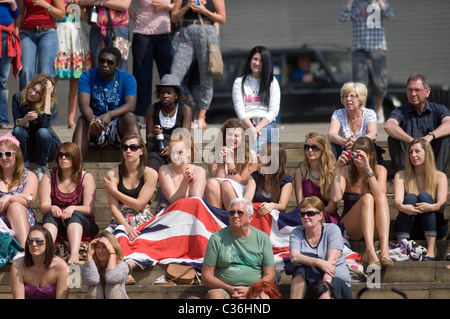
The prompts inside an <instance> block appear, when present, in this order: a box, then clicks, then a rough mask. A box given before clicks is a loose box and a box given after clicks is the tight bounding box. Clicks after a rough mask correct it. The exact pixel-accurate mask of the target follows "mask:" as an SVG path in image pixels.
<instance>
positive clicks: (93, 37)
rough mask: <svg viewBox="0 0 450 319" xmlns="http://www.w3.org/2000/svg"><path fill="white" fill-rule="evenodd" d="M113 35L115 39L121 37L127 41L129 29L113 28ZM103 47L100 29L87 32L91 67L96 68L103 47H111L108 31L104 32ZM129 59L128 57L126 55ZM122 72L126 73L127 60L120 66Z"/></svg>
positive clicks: (110, 37) (109, 32)
mask: <svg viewBox="0 0 450 319" xmlns="http://www.w3.org/2000/svg"><path fill="white" fill-rule="evenodd" d="M114 34H115V36H116V37H122V38H124V39H127V40H129V39H130V35H129V28H128V27H118V28H114ZM103 43H104V46H102V34H101V33H100V28H91V31H89V50H91V57H92V67H93V68H96V67H98V55H99V54H100V50H101V49H102V48H103V47H108V46H112V43H113V41H112V36H111V31H110V30H109V29H107V30H106V35H105V36H104V37H103ZM128 57H129V55H128ZM120 69H121V70H122V71H125V72H127V71H128V60H126V61H122V64H121V65H120Z"/></svg>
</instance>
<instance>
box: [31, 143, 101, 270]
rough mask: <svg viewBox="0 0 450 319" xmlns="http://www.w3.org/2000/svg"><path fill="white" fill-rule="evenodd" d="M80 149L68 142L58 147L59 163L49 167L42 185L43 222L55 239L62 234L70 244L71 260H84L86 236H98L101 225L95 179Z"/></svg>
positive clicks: (74, 261)
mask: <svg viewBox="0 0 450 319" xmlns="http://www.w3.org/2000/svg"><path fill="white" fill-rule="evenodd" d="M82 163H83V159H82V156H81V152H80V149H79V148H78V146H77V144H75V143H73V142H65V143H63V144H61V145H60V146H59V147H58V148H57V149H56V166H55V167H53V169H52V170H51V171H47V172H46V173H45V174H44V177H43V178H42V181H41V183H40V186H39V201H40V204H41V212H42V213H43V214H44V217H43V220H42V221H43V224H44V227H45V228H47V229H48V230H49V231H50V233H51V234H52V238H53V242H55V240H56V238H57V236H58V234H60V235H61V236H62V238H64V239H65V238H67V239H68V240H69V245H70V252H71V253H70V258H69V260H68V261H67V263H68V264H78V263H79V261H80V255H79V250H80V245H81V241H82V237H83V236H84V237H91V238H92V237H94V236H95V235H97V233H98V226H97V224H96V223H95V216H94V198H95V180H94V177H93V176H92V174H91V173H88V172H86V171H85V170H83V168H82Z"/></svg>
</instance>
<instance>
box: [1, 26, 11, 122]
mask: <svg viewBox="0 0 450 319" xmlns="http://www.w3.org/2000/svg"><path fill="white" fill-rule="evenodd" d="M11 61H12V58H8V32H2V56H1V58H0V125H3V124H9V114H8V93H9V91H8V77H9V70H10V69H11Z"/></svg>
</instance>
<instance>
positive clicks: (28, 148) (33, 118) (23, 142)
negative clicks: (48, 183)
mask: <svg viewBox="0 0 450 319" xmlns="http://www.w3.org/2000/svg"><path fill="white" fill-rule="evenodd" d="M55 98H56V91H55V83H54V80H53V79H52V78H51V77H50V76H49V75H47V74H39V75H36V76H35V77H34V78H33V79H32V80H31V81H30V83H28V85H27V86H26V88H25V89H24V90H23V91H22V92H19V93H17V94H15V95H14V96H13V99H12V114H13V117H14V130H13V135H14V136H15V137H16V138H17V139H18V140H19V142H20V148H21V150H22V154H23V159H24V162H25V166H27V167H28V165H29V162H30V161H36V169H35V171H34V173H35V174H36V176H37V177H38V180H39V181H41V179H42V176H44V173H45V171H46V170H47V164H48V162H49V161H52V160H53V157H54V155H55V150H56V148H57V147H58V145H59V144H61V141H60V139H59V137H58V135H56V133H55V131H54V130H53V128H52V112H51V109H52V108H53V105H54V102H55Z"/></svg>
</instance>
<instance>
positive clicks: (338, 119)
mask: <svg viewBox="0 0 450 319" xmlns="http://www.w3.org/2000/svg"><path fill="white" fill-rule="evenodd" d="M366 102H367V87H366V86H365V85H364V84H362V83H357V82H347V83H345V84H344V85H343V86H342V88H341V103H342V104H343V105H344V108H340V109H338V110H336V111H334V113H333V115H332V116H331V121H330V127H329V129H328V138H329V139H330V143H331V146H332V149H333V154H334V156H335V157H336V158H338V157H339V155H341V153H342V151H344V150H350V149H351V148H352V146H353V143H355V141H356V139H357V138H358V137H361V136H367V137H368V138H370V140H371V141H372V142H375V141H376V139H377V134H378V127H377V115H376V113H375V111H374V110H372V109H368V108H366ZM376 149H377V147H376ZM378 152H379V151H378V150H377V153H378ZM378 162H379V163H380V158H378Z"/></svg>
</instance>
